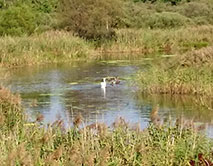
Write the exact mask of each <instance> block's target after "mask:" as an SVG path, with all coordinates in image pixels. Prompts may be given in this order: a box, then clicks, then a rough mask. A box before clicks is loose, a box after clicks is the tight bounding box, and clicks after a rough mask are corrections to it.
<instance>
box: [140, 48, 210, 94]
mask: <svg viewBox="0 0 213 166" xmlns="http://www.w3.org/2000/svg"><path fill="white" fill-rule="evenodd" d="M212 53H213V49H212V47H206V48H202V49H199V50H193V51H188V52H186V53H185V54H184V55H182V56H177V57H175V58H173V59H172V60H170V61H169V60H167V61H164V62H162V64H159V65H155V66H154V65H153V66H151V67H150V68H149V69H148V70H147V71H145V72H140V73H139V74H138V79H137V80H138V82H139V84H138V85H139V87H140V89H141V91H142V92H144V93H152V94H154V93H155V94H156V93H157V94H171V95H174V94H181V95H183V94H184V95H202V96H205V97H209V98H212V96H213V80H212V76H213V75H212V74H213V66H212V60H213V56H212ZM165 64H166V65H165Z"/></svg>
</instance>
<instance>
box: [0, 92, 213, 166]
mask: <svg viewBox="0 0 213 166" xmlns="http://www.w3.org/2000/svg"><path fill="white" fill-rule="evenodd" d="M7 93H8V91H7ZM1 95H2V94H1ZM11 97H12V99H9V98H6V99H5V100H6V101H2V100H1V103H0V104H1V105H4V104H5V102H7V103H11V102H10V101H13V96H12V95H11ZM8 110H10V111H11V112H13V111H15V112H16V109H15V108H14V107H13V102H12V103H11V107H1V112H2V111H3V112H5V113H6V114H5V115H7V113H9V112H8ZM20 110H21V107H20ZM8 115H10V114H8ZM22 115H23V114H16V113H15V114H13V116H14V117H15V119H16V120H17V121H16V123H15V125H14V126H13V127H12V128H10V127H8V126H7V125H6V124H5V123H2V124H1V125H2V126H1V128H0V145H1V146H0V161H1V165H11V166H14V165H29V166H30V165H77V166H78V165H79V166H80V165H88V166H90V165H91V166H92V165H100V166H102V165H190V163H197V164H198V163H203V164H204V160H208V162H209V164H210V162H211V161H212V160H213V159H212V155H211V146H212V141H211V140H210V139H208V138H206V137H205V136H202V135H200V134H199V133H198V132H197V130H199V128H196V127H194V126H193V123H189V122H186V121H183V120H182V119H179V120H177V122H176V124H174V125H169V124H166V123H161V121H160V120H159V117H158V108H157V107H156V108H153V110H152V113H151V119H152V122H150V125H149V127H148V128H147V129H145V130H140V127H138V126H137V125H135V126H131V125H130V124H128V123H127V122H126V121H125V120H124V119H122V118H119V119H117V120H116V121H115V122H114V124H113V126H112V127H110V128H109V127H107V126H106V125H105V124H100V123H96V124H91V125H88V126H85V125H83V126H84V127H83V128H79V125H80V124H81V123H82V122H83V119H82V117H81V116H77V117H76V118H75V119H74V121H73V125H74V126H73V128H69V129H66V130H65V129H64V127H63V121H61V120H58V121H56V122H55V123H53V124H51V125H48V126H47V128H43V127H42V126H40V122H41V121H42V118H41V117H38V118H37V121H36V122H33V123H29V122H27V121H26V119H23V118H22ZM1 117H2V115H1ZM5 119H8V120H9V119H10V116H5ZM21 122H22V123H21ZM201 157H202V158H201ZM209 160H211V161H209Z"/></svg>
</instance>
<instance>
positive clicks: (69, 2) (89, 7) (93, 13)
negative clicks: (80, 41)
mask: <svg viewBox="0 0 213 166" xmlns="http://www.w3.org/2000/svg"><path fill="white" fill-rule="evenodd" d="M61 14H62V17H63V21H62V24H61V25H62V27H63V28H66V29H67V30H72V31H74V32H75V33H76V34H77V35H79V36H80V37H83V38H85V39H94V40H101V39H112V38H114V37H115V32H114V30H113V28H115V27H116V26H117V25H118V22H119V18H120V16H121V14H122V12H121V3H120V1H119V0H99V1H94V0H84V1H79V0H62V1H61Z"/></svg>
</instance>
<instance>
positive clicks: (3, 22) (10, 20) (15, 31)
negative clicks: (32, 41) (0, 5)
mask: <svg viewBox="0 0 213 166" xmlns="http://www.w3.org/2000/svg"><path fill="white" fill-rule="evenodd" d="M0 15H1V17H0V35H17V36H20V35H22V34H27V35H30V34H32V33H33V32H34V30H35V28H36V26H37V18H36V12H35V11H34V10H32V9H31V8H30V7H29V6H27V5H24V4H23V5H21V6H11V7H9V8H8V9H7V10H2V11H0Z"/></svg>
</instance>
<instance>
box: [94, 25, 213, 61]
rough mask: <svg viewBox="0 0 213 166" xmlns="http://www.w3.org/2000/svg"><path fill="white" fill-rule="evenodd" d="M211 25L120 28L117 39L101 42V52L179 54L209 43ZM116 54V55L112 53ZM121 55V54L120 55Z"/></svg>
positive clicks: (212, 31)
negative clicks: (168, 27) (153, 28)
mask: <svg viewBox="0 0 213 166" xmlns="http://www.w3.org/2000/svg"><path fill="white" fill-rule="evenodd" d="M212 35H213V27H212V26H198V27H187V28H179V29H156V30H151V29H120V30H118V31H117V36H118V38H117V41H115V42H111V43H106V44H103V45H102V46H101V47H100V48H98V50H100V51H102V52H112V53H113V52H116V53H119V52H127V53H132V54H133V55H132V56H133V57H134V54H136V55H137V53H139V55H140V56H143V55H153V54H181V53H184V52H186V51H190V50H194V49H199V48H202V47H206V46H209V45H211V43H212V41H213V40H212V38H211V36H212ZM114 56H116V55H114ZM120 56H122V55H120Z"/></svg>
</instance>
